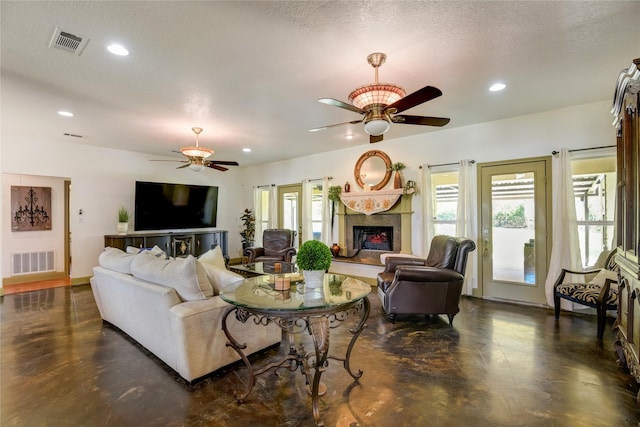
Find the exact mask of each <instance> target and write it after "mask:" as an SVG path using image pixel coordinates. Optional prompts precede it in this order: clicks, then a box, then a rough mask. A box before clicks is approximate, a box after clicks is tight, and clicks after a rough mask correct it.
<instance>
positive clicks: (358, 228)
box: [336, 195, 413, 265]
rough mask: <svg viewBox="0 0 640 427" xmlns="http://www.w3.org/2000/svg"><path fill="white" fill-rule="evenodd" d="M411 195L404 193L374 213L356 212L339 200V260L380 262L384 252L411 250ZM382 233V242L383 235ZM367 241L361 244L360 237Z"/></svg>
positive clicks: (409, 251)
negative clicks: (395, 200)
mask: <svg viewBox="0 0 640 427" xmlns="http://www.w3.org/2000/svg"><path fill="white" fill-rule="evenodd" d="M411 200H412V196H411V195H403V196H402V197H401V198H400V199H399V200H398V202H396V204H395V205H394V206H393V207H392V208H391V209H389V210H387V211H384V212H379V213H376V214H373V215H365V214H362V213H358V212H355V211H353V210H351V209H349V208H347V207H346V206H345V205H344V204H342V203H340V204H339V205H338V207H337V212H336V213H337V216H338V244H339V245H340V247H341V249H340V257H341V258H340V261H347V262H354V263H361V264H373V265H382V264H381V262H380V255H381V254H383V253H390V252H391V253H405V254H411V216H412V214H413V210H412V208H411ZM383 232H384V233H385V236H384V237H386V239H387V241H386V244H387V245H388V247H387V246H385V245H384V244H380V243H383V242H384V240H385V239H384V237H383V236H382V235H380V236H376V234H381V233H383ZM363 237H364V238H366V239H368V242H369V244H364V245H363V244H362V238H363Z"/></svg>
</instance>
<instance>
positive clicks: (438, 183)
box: [431, 171, 458, 236]
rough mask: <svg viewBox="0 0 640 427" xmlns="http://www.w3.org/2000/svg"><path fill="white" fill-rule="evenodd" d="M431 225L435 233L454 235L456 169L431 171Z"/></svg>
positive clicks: (456, 192) (456, 190)
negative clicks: (432, 198)
mask: <svg viewBox="0 0 640 427" xmlns="http://www.w3.org/2000/svg"><path fill="white" fill-rule="evenodd" d="M431 187H432V188H431V190H432V191H431V194H433V195H435V198H434V201H433V226H434V231H435V234H436V235H439V234H447V235H450V236H455V235H456V215H457V211H458V171H447V172H432V173H431Z"/></svg>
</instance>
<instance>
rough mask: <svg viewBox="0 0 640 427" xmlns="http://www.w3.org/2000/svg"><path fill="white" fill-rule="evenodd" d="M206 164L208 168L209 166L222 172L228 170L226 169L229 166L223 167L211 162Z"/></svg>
mask: <svg viewBox="0 0 640 427" xmlns="http://www.w3.org/2000/svg"><path fill="white" fill-rule="evenodd" d="M206 166H207V167H209V168H211V169H217V170H219V171H222V172H224V171H228V170H229V168H225V167H224V166H218V165H214V164H212V163H209V164H207V165H206Z"/></svg>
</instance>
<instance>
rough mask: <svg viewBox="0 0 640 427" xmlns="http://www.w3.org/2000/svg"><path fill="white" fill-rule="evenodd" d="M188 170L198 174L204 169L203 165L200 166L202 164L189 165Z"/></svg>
mask: <svg viewBox="0 0 640 427" xmlns="http://www.w3.org/2000/svg"><path fill="white" fill-rule="evenodd" d="M189 169H191V170H192V171H194V172H200V171H201V170H203V169H204V164H202V163H191V164H190V165H189Z"/></svg>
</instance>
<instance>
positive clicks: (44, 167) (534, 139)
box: [0, 101, 615, 277]
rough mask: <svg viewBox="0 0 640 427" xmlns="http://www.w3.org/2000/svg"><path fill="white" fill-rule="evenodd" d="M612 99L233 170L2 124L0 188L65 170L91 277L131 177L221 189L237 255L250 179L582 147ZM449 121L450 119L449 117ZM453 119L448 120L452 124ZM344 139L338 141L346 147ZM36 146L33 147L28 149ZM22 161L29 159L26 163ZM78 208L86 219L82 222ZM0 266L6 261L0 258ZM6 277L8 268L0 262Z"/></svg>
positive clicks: (80, 271) (224, 220) (418, 243)
mask: <svg viewBox="0 0 640 427" xmlns="http://www.w3.org/2000/svg"><path fill="white" fill-rule="evenodd" d="M610 108H611V102H610V101H602V102H596V103H591V104H585V105H580V106H575V107H571V108H566V109H561V110H555V111H550V112H545V113H539V114H534V115H528V116H522V117H515V118H511V119H506V120H501V121H496V122H490V123H483V124H479V125H473V126H466V127H460V128H446V127H445V128H443V129H438V130H435V131H432V132H429V133H427V134H423V135H419V136H414V137H408V138H403V139H400V140H393V141H383V142H380V143H377V144H373V145H370V144H366V145H358V146H352V147H349V148H345V149H343V150H337V151H334V152H330V153H322V154H318V155H314V156H307V157H301V158H298V159H293V160H287V161H282V162H275V163H270V164H266V165H260V166H253V167H246V168H237V169H236V168H231V169H230V170H229V171H228V172H224V173H219V172H216V171H203V172H201V173H193V172H191V171H187V170H184V169H181V170H176V169H174V168H173V167H172V165H171V164H170V163H168V164H164V163H162V164H160V163H156V162H149V161H148V160H149V159H150V158H157V156H149V155H145V154H140V153H133V152H127V151H119V150H109V149H103V148H97V147H90V146H86V145H82V144H81V143H69V142H64V141H53V140H52V141H42V140H37V139H32V138H30V137H29V135H28V133H25V134H19V135H13V134H12V135H6V134H5V130H4V129H3V130H2V135H1V136H2V158H1V167H2V169H1V170H2V172H3V181H2V188H3V192H5V190H6V187H7V184H6V182H5V180H6V179H5V177H4V174H7V173H8V174H15V175H39V176H50V177H69V178H70V179H71V183H72V190H71V221H70V222H71V225H70V227H71V232H72V236H73V238H72V243H71V252H72V256H73V261H74V262H73V270H72V277H85V276H90V275H91V268H92V267H93V266H94V265H95V264H96V262H97V257H98V255H99V253H100V251H101V250H102V246H103V244H104V239H103V235H104V234H111V233H115V232H116V222H117V216H116V214H117V209H118V207H119V206H120V205H124V206H126V207H128V208H129V209H130V210H133V204H134V184H135V181H136V180H147V181H164V182H177V183H191V184H203V185H217V186H219V187H220V193H219V201H218V203H219V205H218V227H217V228H218V229H222V230H228V231H229V246H230V251H229V255H230V256H231V257H235V256H239V255H240V253H241V244H240V238H239V235H238V232H239V230H240V220H239V217H240V215H241V214H242V211H243V209H244V208H245V207H248V206H251V205H252V187H253V186H256V185H264V184H278V185H280V184H290V183H297V182H301V180H302V179H303V178H320V177H322V176H333V178H334V184H335V185H343V184H344V182H345V181H350V182H351V184H352V185H354V184H355V182H354V178H353V168H354V166H355V163H356V161H357V160H358V158H359V157H360V155H361V154H362V153H364V152H365V151H368V150H372V149H376V150H382V151H384V152H386V153H387V154H388V155H389V157H390V158H391V160H392V161H393V162H403V163H405V164H406V165H407V168H406V169H405V170H403V177H404V178H405V179H413V180H415V181H417V182H420V170H419V168H418V167H419V166H420V165H421V164H423V163H428V164H436V163H449V162H457V161H459V160H461V159H474V160H476V161H477V162H480V163H481V162H489V161H496V160H507V159H515V158H525V157H537V156H546V155H550V153H551V151H553V150H557V149H559V148H562V147H568V148H585V147H596V146H601V145H611V144H615V131H614V128H613V127H612V126H611V121H612V118H611V114H610V113H609V110H610ZM452 116H453V120H454V121H455V115H452ZM452 123H455V122H452ZM346 144H347V143H346V142H345V145H346ZM34 153H35V154H34ZM25 159H28V161H25ZM421 205H422V199H421V196H420V195H418V196H415V197H414V204H413V207H414V211H416V213H415V214H414V218H413V234H414V235H413V239H412V240H413V252H414V253H418V254H419V253H420V251H421V249H420V248H421V247H422V234H423V233H422V228H421V215H422V213H421V211H420V206H421ZM79 209H82V210H83V211H84V212H85V213H84V215H83V217H84V221H83V222H79V218H78V210H79ZM2 224H3V225H2V231H1V232H0V233H1V234H2V257H3V258H4V257H5V254H6V253H7V248H8V244H9V243H8V242H7V240H6V235H7V233H10V230H7V228H6V225H5V224H6V221H4V222H2ZM3 264H4V262H3ZM2 274H3V277H6V276H8V274H9V272H8V271H6V270H5V269H4V268H3V270H2Z"/></svg>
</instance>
